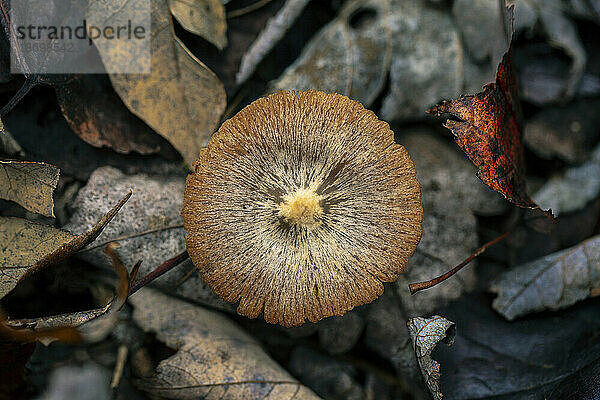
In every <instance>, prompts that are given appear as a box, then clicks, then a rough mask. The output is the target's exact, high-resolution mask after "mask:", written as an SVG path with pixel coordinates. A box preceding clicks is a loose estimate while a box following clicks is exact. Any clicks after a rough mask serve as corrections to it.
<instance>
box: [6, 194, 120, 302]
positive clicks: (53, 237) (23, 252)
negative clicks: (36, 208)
mask: <svg viewBox="0 0 600 400" xmlns="http://www.w3.org/2000/svg"><path fill="white" fill-rule="evenodd" d="M129 197H131V191H130V192H129V193H128V194H127V195H126V196H125V197H123V199H121V201H119V203H118V204H117V205H115V206H114V207H113V208H112V209H111V210H110V211H109V212H107V213H106V214H104V216H103V217H102V218H101V219H100V220H99V221H98V222H97V223H96V225H94V227H93V228H92V229H91V230H89V231H87V232H85V233H83V234H81V235H79V236H75V235H73V234H71V233H69V232H66V231H63V230H60V229H57V228H54V227H51V226H46V225H41V224H36V223H33V222H29V221H27V220H24V219H19V218H9V217H0V227H1V229H0V277H1V278H2V279H1V280H0V298H2V297H4V296H5V295H6V294H7V293H8V292H10V291H11V290H13V289H14V288H15V286H17V284H18V283H19V282H20V281H21V280H22V279H23V278H25V277H26V276H28V275H29V274H32V273H34V272H36V271H39V270H40V269H42V268H45V267H47V266H49V265H52V264H56V263H58V262H60V261H62V260H64V259H66V258H67V257H70V256H71V255H73V254H74V253H76V252H78V251H79V250H81V249H82V248H84V247H85V246H87V245H88V244H89V243H91V242H93V241H94V240H95V239H96V238H97V237H98V235H100V233H101V232H102V230H103V229H104V228H105V227H106V225H107V224H108V223H109V222H110V220H111V219H112V218H113V217H114V216H115V215H116V214H117V212H118V211H119V210H120V209H121V207H122V206H123V204H125V202H126V201H127V200H128V199H129Z"/></svg>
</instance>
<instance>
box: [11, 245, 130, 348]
mask: <svg viewBox="0 0 600 400" xmlns="http://www.w3.org/2000/svg"><path fill="white" fill-rule="evenodd" d="M115 247H116V245H115V244H114V243H110V244H109V245H108V246H106V253H107V254H108V255H109V256H110V257H111V258H112V260H113V268H114V270H115V273H116V274H117V277H118V279H117V284H116V288H115V296H114V298H113V299H112V300H111V301H110V302H109V303H108V304H106V305H105V306H104V307H101V308H97V309H93V310H86V311H78V312H73V313H68V314H61V315H54V316H48V317H40V318H33V319H19V320H8V321H2V320H0V335H2V336H4V337H8V338H9V339H10V340H12V341H15V342H33V341H35V340H38V341H41V342H42V343H44V344H49V343H51V342H53V341H55V340H60V341H63V342H80V341H81V340H84V341H86V342H97V341H100V340H102V339H104V338H105V337H106V335H108V334H109V333H110V332H111V331H112V328H113V327H114V325H115V323H116V321H117V315H118V311H119V310H120V309H121V307H122V306H123V304H125V301H126V300H127V296H128V294H129V275H128V274H127V268H125V265H124V264H123V262H121V260H120V259H119V257H118V256H117V253H116V252H115V250H114V249H115Z"/></svg>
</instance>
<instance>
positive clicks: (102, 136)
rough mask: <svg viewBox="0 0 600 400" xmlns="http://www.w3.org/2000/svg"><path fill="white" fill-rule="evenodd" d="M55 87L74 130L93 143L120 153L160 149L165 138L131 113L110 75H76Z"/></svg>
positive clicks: (154, 151) (148, 151) (147, 151)
mask: <svg viewBox="0 0 600 400" xmlns="http://www.w3.org/2000/svg"><path fill="white" fill-rule="evenodd" d="M54 90H55V91H56V98H57V100H58V102H59V104H60V108H61V111H62V113H63V115H64V117H65V119H66V120H67V122H68V123H69V125H70V126H71V129H73V131H74V132H75V133H77V135H78V136H79V137H80V138H82V139H83V140H85V141H86V142H87V143H89V144H91V145H92V146H95V147H103V146H107V147H110V148H112V149H113V150H115V151H116V152H118V153H131V152H132V151H135V152H138V153H140V154H152V153H156V152H158V151H159V150H160V147H161V146H160V145H161V142H162V141H163V139H162V138H161V137H160V136H158V135H157V134H156V133H155V132H154V131H153V130H152V129H150V127H149V126H148V125H146V124H145V123H144V122H143V121H142V120H140V119H139V118H138V117H136V116H135V115H133V114H132V113H131V112H129V110H128V109H127V107H125V105H124V104H123V102H122V101H121V99H120V98H119V97H118V96H117V94H116V93H115V92H114V90H113V89H112V87H111V85H110V81H109V79H108V78H107V77H106V76H104V75H91V74H82V75H74V76H72V77H70V79H69V80H68V81H67V82H65V83H62V84H57V85H54ZM82 99H85V101H82Z"/></svg>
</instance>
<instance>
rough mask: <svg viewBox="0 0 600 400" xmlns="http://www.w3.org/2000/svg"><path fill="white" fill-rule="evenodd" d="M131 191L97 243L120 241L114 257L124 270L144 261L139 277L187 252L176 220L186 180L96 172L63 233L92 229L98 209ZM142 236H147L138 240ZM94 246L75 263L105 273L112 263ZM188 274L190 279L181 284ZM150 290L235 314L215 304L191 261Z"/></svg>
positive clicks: (216, 300)
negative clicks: (166, 292) (120, 261)
mask: <svg viewBox="0 0 600 400" xmlns="http://www.w3.org/2000/svg"><path fill="white" fill-rule="evenodd" d="M130 188H131V189H133V191H134V192H135V195H134V196H133V197H132V198H131V200H130V201H129V202H127V204H126V205H125V206H123V212H121V213H119V214H118V215H117V216H116V217H115V218H114V219H113V221H112V222H111V223H110V225H108V226H107V227H106V229H105V230H104V232H103V233H102V235H100V236H99V237H98V241H97V242H98V243H99V244H103V243H107V242H109V241H111V240H113V239H119V238H122V239H121V240H119V241H118V243H119V248H118V249H116V250H115V251H116V253H117V254H118V255H119V257H120V258H121V259H122V260H123V262H124V263H125V265H126V266H128V267H131V266H133V265H134V264H135V263H136V261H137V260H140V259H141V260H144V261H143V263H142V265H141V267H140V271H139V274H138V276H140V277H142V276H145V275H147V274H148V273H150V272H151V271H152V270H154V268H156V267H157V266H158V265H160V264H162V263H163V261H165V260H168V259H169V258H171V257H173V256H174V255H176V254H179V253H181V252H182V251H184V250H185V231H184V230H183V221H182V219H181V215H180V211H181V207H182V202H183V192H184V188H185V177H184V176H182V175H180V176H178V175H169V176H150V175H146V174H136V175H126V174H124V173H122V172H121V171H119V170H118V169H116V168H112V167H102V168H99V169H97V170H96V171H94V173H93V174H92V175H91V176H90V178H89V180H88V183H87V185H86V186H85V187H83V188H82V189H81V190H80V191H79V193H78V194H77V197H76V198H75V200H74V201H73V204H72V208H73V209H74V213H73V215H72V216H71V219H70V220H69V222H68V223H67V224H66V225H65V229H67V230H69V231H71V232H74V233H81V232H85V231H86V230H87V229H90V228H91V227H92V226H93V225H94V222H95V221H96V220H97V219H98V218H100V216H101V211H100V209H101V208H103V207H109V205H110V204H114V203H115V202H116V201H118V199H119V197H120V196H121V193H123V191H125V190H129V189H130ZM142 232H148V233H147V234H142V235H140V234H139V233H142ZM96 246H98V245H96V244H94V245H92V246H90V247H89V248H88V249H85V250H84V251H82V252H79V253H78V254H77V257H80V258H82V259H84V260H86V261H88V262H89V263H91V264H94V265H99V266H105V267H109V266H110V265H111V264H112V260H110V258H108V257H107V256H106V254H105V253H104V246H98V247H96ZM190 271H192V274H191V275H189V276H188V277H187V278H185V277H186V275H187V274H188V273H189V272H190ZM182 282H183V283H182ZM153 284H154V285H156V286H157V287H160V288H161V289H163V290H168V291H174V292H175V293H176V294H177V295H179V296H183V297H185V298H187V299H190V300H192V301H196V302H200V303H202V304H206V305H209V306H211V307H216V308H219V309H222V310H235V307H234V306H232V305H231V304H229V303H225V302H224V301H222V300H221V299H219V297H218V296H217V295H216V294H214V292H213V291H212V290H211V289H210V288H209V287H208V286H207V285H206V283H204V281H202V279H201V278H200V274H198V273H197V272H196V269H195V267H194V266H193V265H192V263H191V261H189V260H188V261H186V262H185V263H184V264H182V265H180V266H179V267H177V268H176V269H174V270H172V271H170V272H169V273H168V274H165V275H164V276H162V277H160V278H159V279H157V280H156V281H155V282H154V283H153Z"/></svg>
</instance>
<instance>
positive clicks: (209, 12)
mask: <svg viewBox="0 0 600 400" xmlns="http://www.w3.org/2000/svg"><path fill="white" fill-rule="evenodd" d="M169 8H170V9H171V13H173V16H174V17H175V18H177V21H179V23H181V26H183V27H184V28H185V29H186V30H188V31H190V32H192V33H194V34H196V35H199V36H202V37H203V38H204V39H206V40H208V41H209V42H211V43H212V44H214V45H215V46H217V47H218V48H219V50H222V49H223V48H224V47H225V46H227V20H226V19H225V6H224V5H223V2H222V1H221V0H170V1H169Z"/></svg>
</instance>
